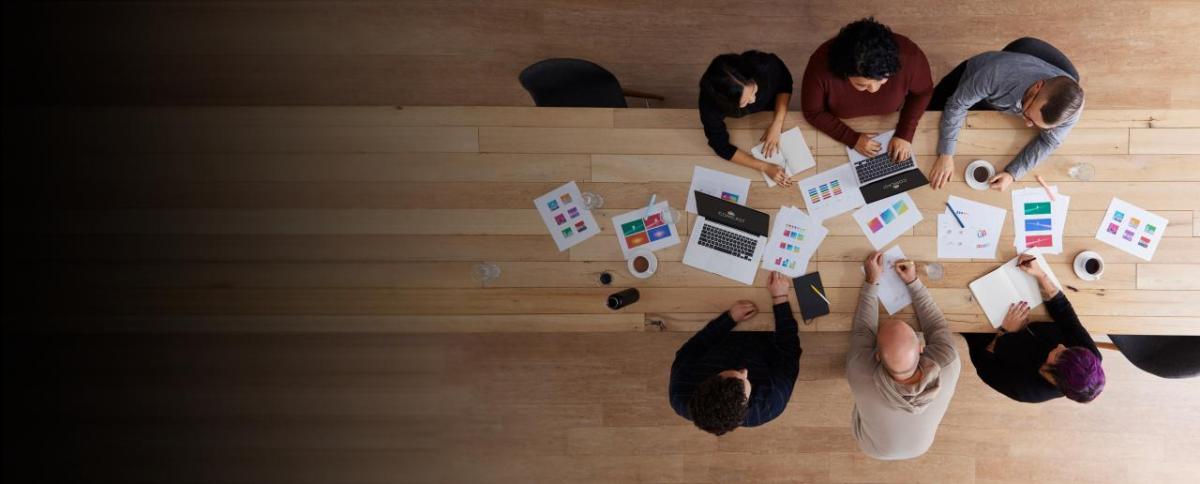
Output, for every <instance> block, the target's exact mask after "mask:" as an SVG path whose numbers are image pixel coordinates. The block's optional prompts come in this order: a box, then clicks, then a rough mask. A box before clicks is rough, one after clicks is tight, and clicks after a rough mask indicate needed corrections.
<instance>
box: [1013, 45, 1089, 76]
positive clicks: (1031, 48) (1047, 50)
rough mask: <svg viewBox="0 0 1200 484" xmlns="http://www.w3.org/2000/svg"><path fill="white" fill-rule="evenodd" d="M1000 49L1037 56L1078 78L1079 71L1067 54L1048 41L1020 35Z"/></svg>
mask: <svg viewBox="0 0 1200 484" xmlns="http://www.w3.org/2000/svg"><path fill="white" fill-rule="evenodd" d="M1001 50H1003V51H1005V52H1018V53H1021V54H1029V55H1031V56H1034V57H1037V58H1038V59H1041V60H1044V61H1046V62H1047V63H1049V64H1050V65H1052V66H1054V67H1057V68H1059V69H1062V70H1064V71H1066V72H1067V74H1070V75H1071V77H1074V78H1075V79H1079V71H1078V70H1077V69H1075V64H1072V63H1071V59H1068V58H1067V55H1066V54H1064V53H1062V51H1061V50H1058V48H1056V47H1054V46H1053V45H1050V43H1049V42H1046V41H1044V40H1042V39H1036V38H1033V37H1021V38H1019V39H1017V40H1014V41H1012V42H1009V43H1008V45H1006V46H1004V49H1001Z"/></svg>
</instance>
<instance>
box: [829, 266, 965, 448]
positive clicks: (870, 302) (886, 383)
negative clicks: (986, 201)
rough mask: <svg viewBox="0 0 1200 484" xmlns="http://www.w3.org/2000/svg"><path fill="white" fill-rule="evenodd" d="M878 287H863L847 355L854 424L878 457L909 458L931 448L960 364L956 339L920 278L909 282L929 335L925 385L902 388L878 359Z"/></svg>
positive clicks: (924, 360) (858, 435)
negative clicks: (876, 355)
mask: <svg viewBox="0 0 1200 484" xmlns="http://www.w3.org/2000/svg"><path fill="white" fill-rule="evenodd" d="M878 291H879V286H877V285H875V284H870V283H865V284H863V287H862V290H861V291H860V292H859V298H858V310H857V311H856V312H855V314H854V325H853V327H852V328H851V332H850V351H849V352H848V353H847V354H846V378H847V380H849V382H850V393H852V394H853V396H854V410H853V412H852V413H851V417H850V423H851V426H852V428H853V432H854V438H855V440H857V441H858V446H859V448H861V449H862V451H863V452H864V453H866V454H867V455H869V456H871V457H874V458H876V459H887V460H893V459H911V458H913V457H917V456H919V455H921V454H924V453H925V451H927V450H929V446H930V445H933V438H934V435H936V434H937V429H938V425H939V424H940V423H941V421H942V416H943V415H945V414H946V409H947V408H949V406H950V399H951V398H952V397H953V396H954V389H955V387H956V386H957V385H958V375H959V373H961V372H962V363H961V362H960V361H959V359H958V350H957V349H955V348H954V336H953V333H951V332H950V327H949V326H948V325H947V323H946V317H945V316H944V315H942V311H941V309H938V307H937V303H935V302H934V301H933V297H932V296H930V294H929V290H928V289H926V288H925V285H924V284H923V283H922V282H921V280H920V279H917V280H914V281H913V282H912V283H911V284H908V292H909V295H911V296H912V300H913V309H914V310H915V311H916V313H917V322H918V323H919V324H920V326H921V331H922V332H924V333H925V351H924V352H923V353H921V360H920V362H919V363H918V365H919V366H920V368H921V371H922V372H923V375H922V377H921V381H920V382H918V383H916V384H913V385H902V384H900V383H897V382H896V381H895V380H893V379H892V377H891V375H889V374H888V373H887V370H886V369H884V368H883V365H882V364H881V363H880V362H879V361H878V360H876V359H875V352H876V342H875V340H876V333H877V331H878V328H879V300H878V297H877V294H878Z"/></svg>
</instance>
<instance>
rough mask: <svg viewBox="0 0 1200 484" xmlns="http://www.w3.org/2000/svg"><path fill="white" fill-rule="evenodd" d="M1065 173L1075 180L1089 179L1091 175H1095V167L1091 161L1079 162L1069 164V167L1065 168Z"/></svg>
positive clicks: (1083, 180)
mask: <svg viewBox="0 0 1200 484" xmlns="http://www.w3.org/2000/svg"><path fill="white" fill-rule="evenodd" d="M1067 175H1068V176H1070V177H1071V178H1072V179H1073V180H1075V181H1081V182H1085V181H1091V180H1092V177H1094V176H1096V167H1094V166H1092V164H1091V163H1085V162H1079V163H1076V164H1074V165H1071V169H1070V170H1067Z"/></svg>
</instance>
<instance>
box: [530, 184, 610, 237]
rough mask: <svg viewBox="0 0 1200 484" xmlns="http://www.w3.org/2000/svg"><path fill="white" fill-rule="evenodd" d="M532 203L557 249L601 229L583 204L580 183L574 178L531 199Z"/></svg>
mask: <svg viewBox="0 0 1200 484" xmlns="http://www.w3.org/2000/svg"><path fill="white" fill-rule="evenodd" d="M533 206H534V207H537V211H538V215H541V216H542V222H543V223H545V224H546V229H548V230H550V237H552V238H554V244H555V245H557V246H558V250H559V251H560V252H561V251H564V250H567V249H569V248H571V247H573V246H574V245H575V244H578V243H580V242H583V241H585V240H587V239H590V238H592V236H594V235H596V233H598V232H600V227H599V226H597V225H596V219H595V218H594V217H592V211H591V210H588V209H587V207H584V206H583V195H582V194H580V193H579V186H578V185H576V184H575V182H573V181H572V182H569V183H567V184H565V185H563V186H560V187H558V188H555V189H554V190H551V191H550V192H549V193H547V194H545V195H542V196H540V197H538V198H536V199H534V201H533Z"/></svg>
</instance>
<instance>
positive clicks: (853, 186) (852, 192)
mask: <svg viewBox="0 0 1200 484" xmlns="http://www.w3.org/2000/svg"><path fill="white" fill-rule="evenodd" d="M796 186H797V187H798V188H799V189H800V195H801V196H802V197H803V198H804V205H805V206H806V207H808V215H809V216H811V217H812V218H814V219H816V220H817V221H818V222H819V221H822V220H827V219H830V218H833V217H836V216H838V215H841V214H843V213H846V212H849V211H851V210H854V209H856V208H858V207H861V206H863V205H864V204H866V203H867V202H866V200H863V196H862V192H861V191H859V190H858V181H857V178H855V175H854V167H853V166H851V165H850V164H849V163H846V164H843V165H839V166H837V167H836V168H830V169H828V170H825V171H823V172H821V173H818V174H816V175H813V176H810V177H808V178H805V179H803V180H800V181H798V182H796Z"/></svg>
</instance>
